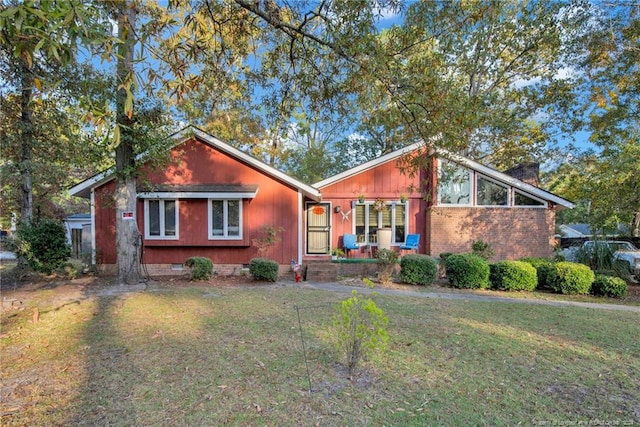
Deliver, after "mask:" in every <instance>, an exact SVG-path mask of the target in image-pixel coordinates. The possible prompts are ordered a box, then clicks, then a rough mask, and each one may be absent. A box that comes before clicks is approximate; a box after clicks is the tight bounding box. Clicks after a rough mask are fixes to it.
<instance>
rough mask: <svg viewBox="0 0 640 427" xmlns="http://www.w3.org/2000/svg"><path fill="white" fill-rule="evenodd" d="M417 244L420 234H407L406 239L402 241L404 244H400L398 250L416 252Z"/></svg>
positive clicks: (418, 243) (418, 244)
mask: <svg viewBox="0 0 640 427" xmlns="http://www.w3.org/2000/svg"><path fill="white" fill-rule="evenodd" d="M419 246H420V235H419V234H407V240H406V241H405V242H404V245H401V246H400V250H403V251H416V252H418V247H419Z"/></svg>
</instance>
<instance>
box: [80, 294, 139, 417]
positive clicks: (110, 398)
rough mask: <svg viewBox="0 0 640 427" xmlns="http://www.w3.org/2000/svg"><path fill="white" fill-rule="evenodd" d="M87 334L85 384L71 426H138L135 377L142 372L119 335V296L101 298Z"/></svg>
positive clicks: (86, 331)
mask: <svg viewBox="0 0 640 427" xmlns="http://www.w3.org/2000/svg"><path fill="white" fill-rule="evenodd" d="M96 303H97V306H96V309H95V312H94V313H93V319H91V320H90V321H89V322H88V324H87V326H86V329H85V332H84V342H85V345H86V347H85V348H86V354H85V364H86V367H85V370H86V372H85V381H84V383H83V384H82V385H81V387H80V389H79V390H78V396H77V399H78V401H79V404H78V406H77V407H78V410H77V412H76V413H75V414H73V415H71V416H70V417H69V420H68V424H70V425H121V424H123V423H124V424H129V425H132V424H139V423H140V422H139V421H140V420H137V419H136V415H135V414H136V408H135V405H134V401H133V392H134V388H133V387H132V386H131V385H132V384H135V378H139V377H140V375H141V373H140V372H139V371H138V369H136V367H135V364H134V363H133V360H132V359H131V358H130V356H129V349H128V348H127V347H126V346H124V345H123V342H122V340H123V338H122V337H121V336H120V334H119V332H118V326H117V325H116V316H117V313H118V311H119V309H120V308H121V307H122V305H123V301H122V300H121V299H120V298H118V297H101V298H98V299H97V302H96Z"/></svg>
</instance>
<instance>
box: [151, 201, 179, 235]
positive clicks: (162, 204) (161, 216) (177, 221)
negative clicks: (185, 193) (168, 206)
mask: <svg viewBox="0 0 640 427" xmlns="http://www.w3.org/2000/svg"><path fill="white" fill-rule="evenodd" d="M152 200H156V201H159V202H160V218H159V220H160V235H159V236H152V235H151V234H150V231H149V223H150V221H149V199H145V201H144V238H145V239H147V240H178V239H179V238H180V222H179V218H180V202H179V201H178V199H152ZM165 201H169V202H175V203H176V209H175V216H176V218H175V223H176V235H175V236H165V234H164V233H165V230H164V223H165V221H164V212H165V210H164V202H165Z"/></svg>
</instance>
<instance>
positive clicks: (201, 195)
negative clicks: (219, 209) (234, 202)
mask: <svg viewBox="0 0 640 427" xmlns="http://www.w3.org/2000/svg"><path fill="white" fill-rule="evenodd" d="M257 194H258V191H254V192H228V193H225V192H218V191H216V192H211V191H209V192H205V191H203V192H195V191H174V192H172V191H157V192H143V193H138V197H139V198H141V199H220V200H224V199H253V198H255V197H256V195H257Z"/></svg>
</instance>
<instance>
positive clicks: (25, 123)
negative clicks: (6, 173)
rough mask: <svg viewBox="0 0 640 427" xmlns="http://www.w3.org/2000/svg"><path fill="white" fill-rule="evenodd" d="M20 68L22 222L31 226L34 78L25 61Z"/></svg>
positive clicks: (19, 168)
mask: <svg viewBox="0 0 640 427" xmlns="http://www.w3.org/2000/svg"><path fill="white" fill-rule="evenodd" d="M21 62H22V64H21V67H20V74H21V75H20V85H21V86H22V93H21V100H20V104H21V105H20V107H21V112H20V162H19V164H18V170H19V171H20V177H21V187H22V188H21V190H22V191H21V196H20V221H21V222H22V223H24V224H30V223H31V220H32V219H33V178H32V176H31V172H32V161H33V111H32V110H31V101H32V97H33V85H34V78H33V73H32V71H31V69H29V66H28V65H27V64H26V62H25V60H24V59H23V60H22V61H21Z"/></svg>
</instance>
